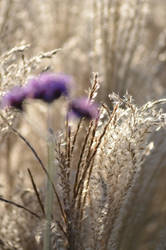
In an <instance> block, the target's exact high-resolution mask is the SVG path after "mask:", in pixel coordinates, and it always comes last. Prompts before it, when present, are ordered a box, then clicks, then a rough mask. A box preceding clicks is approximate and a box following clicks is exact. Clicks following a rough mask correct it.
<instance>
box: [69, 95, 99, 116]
mask: <svg viewBox="0 0 166 250" xmlns="http://www.w3.org/2000/svg"><path fill="white" fill-rule="evenodd" d="M70 115H74V116H76V117H78V118H83V117H84V118H87V119H89V120H91V119H96V118H97V117H98V106H97V105H96V104H95V103H91V102H90V101H89V99H88V98H86V97H83V98H79V99H75V100H73V101H71V103H70V104H69V116H70Z"/></svg>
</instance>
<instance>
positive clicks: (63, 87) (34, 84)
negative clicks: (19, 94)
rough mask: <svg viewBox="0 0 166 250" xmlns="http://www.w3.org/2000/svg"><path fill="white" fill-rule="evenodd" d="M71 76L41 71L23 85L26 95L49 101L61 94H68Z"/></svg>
mask: <svg viewBox="0 0 166 250" xmlns="http://www.w3.org/2000/svg"><path fill="white" fill-rule="evenodd" d="M70 82H71V77H69V76H67V75H64V74H51V73H43V74H41V75H40V76H39V77H38V78H33V79H31V80H30V81H29V83H28V84H27V86H26V87H25V91H26V94H27V97H29V98H33V99H41V100H43V101H45V102H47V103H51V102H53V101H54V100H56V99H58V98H59V97H61V96H62V95H64V96H68V95H69V83H70Z"/></svg>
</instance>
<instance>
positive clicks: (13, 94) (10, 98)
mask: <svg viewBox="0 0 166 250" xmlns="http://www.w3.org/2000/svg"><path fill="white" fill-rule="evenodd" d="M25 98H26V92H25V89H24V88H22V87H14V88H13V89H12V90H10V91H9V92H8V93H6V95H5V96H4V97H3V98H2V102H1V106H2V108H6V107H14V108H17V109H20V110H23V101H24V100H25Z"/></svg>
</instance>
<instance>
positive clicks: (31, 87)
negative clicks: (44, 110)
mask: <svg viewBox="0 0 166 250" xmlns="http://www.w3.org/2000/svg"><path fill="white" fill-rule="evenodd" d="M70 83H71V77H70V76H68V75H64V74H53V73H43V74H41V75H39V77H36V78H32V79H31V80H30V81H29V82H28V83H27V84H26V85H25V86H24V87H15V88H13V89H12V90H11V91H9V92H8V93H7V94H6V95H5V96H4V97H3V99H2V103H1V106H2V108H5V107H14V108H16V109H19V110H21V111H22V110H23V103H24V100H25V99H28V98H30V99H40V100H42V101H44V102H46V103H52V102H53V101H54V100H56V99H58V98H59V97H61V96H69V92H70ZM68 115H69V116H75V117H78V118H83V117H84V118H86V119H88V120H91V119H96V118H97V117H98V107H97V105H96V104H94V103H91V102H90V101H89V99H88V98H86V97H83V98H79V99H75V100H72V101H71V102H70V103H69V107H68Z"/></svg>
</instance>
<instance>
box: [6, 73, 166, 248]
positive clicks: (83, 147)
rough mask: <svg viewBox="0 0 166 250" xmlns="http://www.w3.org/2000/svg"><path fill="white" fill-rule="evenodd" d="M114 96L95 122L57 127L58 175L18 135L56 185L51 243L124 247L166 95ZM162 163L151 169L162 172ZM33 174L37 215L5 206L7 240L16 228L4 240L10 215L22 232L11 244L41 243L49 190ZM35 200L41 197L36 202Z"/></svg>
mask: <svg viewBox="0 0 166 250" xmlns="http://www.w3.org/2000/svg"><path fill="white" fill-rule="evenodd" d="M97 89H98V79H97V74H95V75H94V79H93V82H92V86H91V88H90V92H89V98H90V99H94V97H95V96H96V94H97V93H96V91H97ZM110 99H111V101H112V102H113V111H112V112H111V111H110V110H109V108H108V107H107V106H106V105H105V104H103V105H102V106H101V108H100V116H99V118H98V119H96V120H93V121H90V122H88V121H86V120H84V119H81V120H80V121H78V123H77V125H76V124H74V123H71V122H70V121H68V120H67V121H66V126H65V128H64V131H62V132H61V133H60V134H59V133H58V134H55V135H54V134H52V138H54V140H53V141H54V142H53V143H54V150H55V154H54V157H55V158H54V171H53V176H49V174H48V172H47V169H46V168H45V166H44V165H43V163H42V162H41V161H40V159H39V158H38V156H37V155H36V153H35V151H34V149H33V148H31V145H28V142H27V141H25V138H24V137H22V136H21V135H20V134H18V136H19V137H20V139H23V140H24V141H25V143H26V144H27V146H28V147H30V148H31V150H32V153H33V155H34V156H35V157H36V158H38V161H39V163H40V166H41V168H42V170H44V173H45V175H46V176H47V177H48V178H49V180H50V181H51V183H52V186H53V192H54V194H55V196H54V212H53V214H52V216H53V217H52V244H53V246H54V247H53V249H72V250H74V249H103V250H105V249H120V247H121V242H123V234H124V231H123V230H122V229H123V227H124V224H123V223H125V224H126V223H127V220H128V219H129V218H128V219H127V218H126V207H127V214H129V213H130V210H131V211H132V201H133V202H134V199H135V195H134V196H133V192H134V193H135V194H136V193H137V192H138V193H139V190H138V189H137V182H138V180H139V181H141V183H144V182H145V181H146V180H144V178H145V179H146V176H144V178H141V177H142V173H143V172H144V168H143V167H144V165H143V164H144V162H145V160H146V158H147V156H148V155H149V154H150V152H151V150H152V149H153V144H152V142H150V141H149V136H150V135H151V134H152V133H153V131H155V130H156V129H159V128H161V127H165V113H163V112H162V110H160V109H159V108H158V106H160V105H161V104H165V103H166V100H165V99H162V100H159V101H154V102H148V103H147V104H145V105H143V106H141V107H137V106H136V105H135V104H134V102H133V100H132V98H131V97H130V96H129V95H128V94H127V95H125V97H124V98H123V99H121V98H120V97H119V96H117V95H115V94H112V95H110ZM11 129H13V127H11ZM156 167H157V166H155V168H151V169H149V171H150V172H151V171H156ZM149 168H150V166H149ZM29 174H30V177H31V181H32V184H33V189H34V193H35V194H36V198H35V196H34V197H33V195H32V194H31V195H30V194H29V195H30V197H28V198H27V197H26V195H25V196H24V195H22V196H21V197H22V201H21V202H22V203H23V202H24V204H25V205H26V204H28V206H25V208H28V209H30V210H31V212H34V213H35V214H32V215H28V216H29V217H28V216H27V215H26V214H24V213H23V211H22V212H21V213H20V216H17V215H16V214H15V213H18V209H12V208H11V209H10V210H7V213H9V215H8V216H7V215H6V216H5V217H4V218H1V220H2V223H4V226H3V227H2V229H1V239H2V241H3V243H2V244H4V245H7V244H9V243H11V242H13V238H12V237H13V234H11V233H6V236H5V240H3V234H4V230H7V231H8V230H9V231H10V230H11V229H10V228H8V227H7V228H6V227H5V222H6V219H9V218H10V220H11V221H12V220H13V223H14V224H13V227H14V228H15V231H16V234H17V237H16V238H15V239H14V243H11V244H14V245H15V244H16V243H17V244H18V245H19V248H17V247H16V249H34V248H35V249H41V246H42V241H43V232H44V230H45V211H44V206H43V198H42V197H43V195H44V194H43V195H42V196H41V194H40V193H39V192H38V191H37V187H36V184H35V178H36V177H35V176H34V177H33V174H32V173H31V171H30V170H29ZM151 174H152V173H151ZM54 180H55V181H54ZM141 192H142V190H141ZM144 192H145V190H144ZM35 194H34V195H35ZM29 195H28V196H29ZM18 197H19V196H18ZM15 198H16V197H15ZM27 199H29V201H30V203H28V202H27ZM34 199H36V202H34V203H33V200H34ZM19 200H20V197H19ZM32 203H33V204H32ZM17 206H18V204H17ZM25 208H24V209H25ZM27 212H29V211H27ZM21 215H22V216H21ZM32 216H35V217H36V218H33V217H32ZM142 216H143V215H142ZM38 219H40V220H38ZM22 220H23V221H24V220H25V221H24V222H21V221H22ZM31 221H32V222H33V223H31ZM24 223H26V226H25V224H24ZM10 225H11V223H10ZM21 225H24V227H22V226H21ZM27 227H28V229H27ZM22 230H23V232H22ZM141 230H142V229H141ZM5 232H6V231H5ZM29 232H31V233H29ZM22 235H24V237H25V238H26V237H27V240H26V242H27V245H28V244H32V245H33V244H34V245H33V246H31V248H30V245H28V246H24V245H23V243H22V241H23V239H22ZM16 239H17V240H16ZM30 239H33V240H30ZM85 239H86V240H85ZM15 241H16V242H15ZM8 242H9V243H8ZM29 242H30V243H29ZM17 244H16V245H17ZM14 245H12V247H14ZM4 249H5V248H4ZM9 249H13V248H9ZM128 249H129V248H128Z"/></svg>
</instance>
